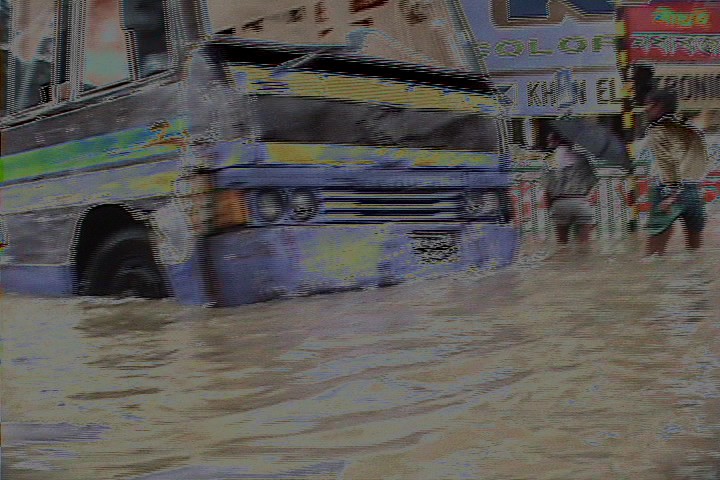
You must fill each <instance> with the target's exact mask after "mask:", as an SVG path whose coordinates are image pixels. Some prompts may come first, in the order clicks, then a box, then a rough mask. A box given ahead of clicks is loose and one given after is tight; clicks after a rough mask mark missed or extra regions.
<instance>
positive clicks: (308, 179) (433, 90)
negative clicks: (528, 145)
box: [0, 0, 517, 306]
mask: <svg viewBox="0 0 720 480" xmlns="http://www.w3.org/2000/svg"><path fill="white" fill-rule="evenodd" d="M215 4H217V5H222V8H223V9H224V10H223V15H222V17H223V20H226V19H227V18H229V17H230V18H231V17H232V11H231V10H232V9H231V8H230V5H231V4H228V3H227V2H215V3H214V4H213V3H212V2H209V1H208V2H200V1H197V0H167V1H164V2H157V1H151V0H121V1H120V2H118V1H117V0H86V1H84V2H79V1H77V2H76V1H74V0H10V1H9V2H8V1H7V0H2V5H3V6H4V7H3V9H4V10H6V12H5V14H4V15H3V16H2V18H3V21H5V22H6V23H7V24H9V26H10V27H11V28H8V29H7V31H10V32H11V33H10V38H8V39H7V41H6V42H5V43H3V50H4V53H3V78H4V81H3V84H2V86H3V98H4V99H5V101H4V103H3V108H2V112H1V113H2V117H1V120H0V122H1V123H0V125H1V130H0V133H1V135H2V168H3V170H2V172H3V173H2V211H1V213H2V215H1V217H0V231H2V233H3V237H4V238H3V244H4V245H5V246H4V248H3V249H2V257H1V263H0V278H1V281H2V288H3V289H4V291H6V292H19V293H24V294H33V295H73V294H79V295H94V296H137V297H145V298H162V297H168V296H171V297H174V298H175V299H177V301H178V302H180V303H183V304H198V305H217V306H232V305H239V304H247V303H253V302H259V301H265V300H269V299H273V298H278V297H286V296H297V295H307V294H313V293H322V292H332V291H338V290H344V289H352V288H361V287H373V286H383V285H390V284H395V283H398V282H402V281H404V280H408V279H414V278H420V277H423V278H424V277H427V276H434V275H441V274H446V273H449V272H458V271H465V270H468V269H469V270H473V269H484V268H495V267H501V266H503V265H507V264H509V263H510V262H511V261H512V257H513V254H514V251H515V247H516V242H517V237H516V232H515V230H514V229H513V227H512V225H511V221H510V219H511V211H510V207H509V202H508V188H509V175H508V161H507V151H506V147H505V145H506V135H507V132H506V127H505V122H504V116H503V110H502V105H501V104H500V97H499V96H498V94H497V92H496V90H495V89H494V88H493V86H492V84H491V82H490V81H489V79H488V78H486V77H483V76H480V75H475V74H469V73H463V72H461V71H453V70H449V69H443V68H435V67H432V68H431V67H425V66H421V65H415V64H411V63H402V62H396V61H388V60H383V59H378V58H372V57H365V56H362V55H357V54H348V53H342V51H341V49H335V51H333V49H326V50H325V51H318V49H317V48H316V47H315V46H312V45H293V44H286V43H278V42H270V41H257V40H248V39H243V38H241V37H240V36H238V35H237V34H236V32H237V30H236V29H233V28H224V29H222V30H219V31H218V30H216V29H214V28H213V25H212V24H211V23H210V22H209V21H208V20H207V18H213V12H212V11H210V12H209V11H208V10H211V9H212V7H213V5H215ZM215 17H217V14H215ZM6 26H7V25H6ZM288 65H290V66H288ZM293 65H295V66H293Z"/></svg>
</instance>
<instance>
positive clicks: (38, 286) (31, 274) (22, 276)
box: [0, 265, 72, 296]
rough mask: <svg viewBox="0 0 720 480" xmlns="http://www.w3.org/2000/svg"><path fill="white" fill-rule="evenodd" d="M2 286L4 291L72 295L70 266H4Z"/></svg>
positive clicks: (2, 267) (1, 271)
mask: <svg viewBox="0 0 720 480" xmlns="http://www.w3.org/2000/svg"><path fill="white" fill-rule="evenodd" d="M0 285H2V289H3V291H7V292H15V293H24V294H33V295H51V296H65V295H70V294H72V274H71V269H70V265H2V266H0Z"/></svg>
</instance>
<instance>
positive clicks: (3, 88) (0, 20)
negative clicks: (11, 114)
mask: <svg viewBox="0 0 720 480" xmlns="http://www.w3.org/2000/svg"><path fill="white" fill-rule="evenodd" d="M9 40H10V3H9V2H8V1H7V0H0V116H2V115H5V112H6V111H7V101H8V88H7V78H8V48H9V45H8V44H9Z"/></svg>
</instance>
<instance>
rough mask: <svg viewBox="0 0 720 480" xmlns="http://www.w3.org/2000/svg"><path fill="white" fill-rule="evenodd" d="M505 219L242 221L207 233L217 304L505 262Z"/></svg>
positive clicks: (508, 244)
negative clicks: (249, 224)
mask: <svg viewBox="0 0 720 480" xmlns="http://www.w3.org/2000/svg"><path fill="white" fill-rule="evenodd" d="M516 245H517V232H516V230H514V229H513V228H512V227H511V226H509V225H505V224H486V223H463V224H458V223H453V224H432V225H430V224H409V223H408V224H403V223H397V224H370V225H340V226H335V225H318V226H292V227H289V226H288V227H284V226H277V227H269V228H267V227H266V228H248V229H244V230H237V231H233V232H227V233H222V234H219V235H214V236H213V237H211V238H210V239H209V245H208V248H209V249H210V252H209V253H210V255H209V256H210V259H211V264H212V265H211V271H212V277H213V283H214V284H215V285H214V288H213V291H214V296H215V297H216V299H215V300H216V302H217V304H218V305H219V306H233V305H241V304H247V303H255V302H260V301H265V300H270V299H273V298H278V297H286V296H301V295H310V294H316V293H327V292H333V291H340V290H347V289H352V288H362V287H372V286H384V285H391V284H396V283H400V282H402V281H406V280H411V279H416V278H423V277H432V276H436V275H442V274H446V273H451V272H462V271H472V270H473V269H484V268H496V267H502V266H505V265H508V264H509V263H510V262H511V261H512V258H513V254H514V250H515V247H516Z"/></svg>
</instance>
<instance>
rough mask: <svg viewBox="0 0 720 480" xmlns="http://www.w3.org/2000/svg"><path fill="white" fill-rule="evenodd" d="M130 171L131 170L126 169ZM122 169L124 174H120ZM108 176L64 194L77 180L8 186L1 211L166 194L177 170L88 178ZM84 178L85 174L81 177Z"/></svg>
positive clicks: (114, 174) (66, 179) (75, 204)
mask: <svg viewBox="0 0 720 480" xmlns="http://www.w3.org/2000/svg"><path fill="white" fill-rule="evenodd" d="M129 168H134V167H129ZM123 170H125V172H123ZM106 173H111V176H112V177H113V178H110V179H107V180H106V181H103V180H102V179H100V178H98V180H99V181H97V183H95V182H93V183H94V184H93V185H92V187H91V188H87V187H85V188H82V189H80V190H76V192H75V193H68V191H69V190H71V188H70V187H69V184H68V180H71V182H70V183H74V182H72V179H77V178H78V176H70V177H65V178H59V179H51V180H40V181H35V182H28V183H22V184H18V185H11V186H8V187H5V188H4V189H3V210H4V211H5V213H20V212H26V211H34V210H41V209H46V208H59V207H71V206H79V205H91V204H95V203H103V202H110V201H112V202H117V201H124V200H128V199H135V198H144V197H154V196H160V195H169V194H170V193H171V187H172V183H171V182H172V181H173V180H174V179H176V178H177V171H175V169H174V168H173V169H172V170H171V171H167V172H160V173H155V174H151V175H142V176H138V177H135V176H134V175H133V174H132V173H130V172H128V171H127V170H126V169H116V170H109V171H105V172H96V173H92V174H89V175H94V176H98V177H99V176H100V175H102V174H106ZM85 175H87V174H85Z"/></svg>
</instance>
